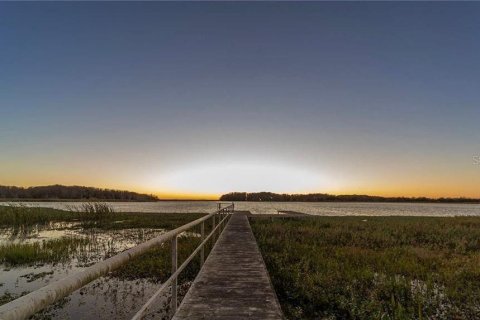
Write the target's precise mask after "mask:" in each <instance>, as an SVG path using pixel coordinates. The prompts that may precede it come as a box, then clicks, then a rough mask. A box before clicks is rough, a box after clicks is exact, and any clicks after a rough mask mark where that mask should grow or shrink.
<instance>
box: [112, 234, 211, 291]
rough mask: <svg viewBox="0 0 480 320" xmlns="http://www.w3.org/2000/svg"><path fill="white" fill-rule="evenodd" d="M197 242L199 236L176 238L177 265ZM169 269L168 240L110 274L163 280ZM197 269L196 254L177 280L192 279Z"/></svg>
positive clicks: (206, 252) (170, 268)
mask: <svg viewBox="0 0 480 320" xmlns="http://www.w3.org/2000/svg"><path fill="white" fill-rule="evenodd" d="M209 242H210V244H209V245H208V244H207V246H206V248H205V259H206V257H207V255H208V253H209V252H210V250H211V241H209ZM199 244H200V238H198V237H180V238H178V244H177V245H178V267H180V265H181V264H182V263H183V261H185V260H186V259H187V258H188V256H189V255H190V254H192V252H193V251H194V250H195V249H196V248H197V246H198V245H199ZM171 270H172V264H171V248H170V242H168V243H165V244H164V245H163V246H159V247H157V248H154V249H151V250H149V251H147V252H146V253H145V254H143V255H141V256H139V257H136V258H134V259H133V260H132V261H130V262H129V263H127V264H126V265H124V266H123V267H121V268H120V269H118V270H116V271H114V272H113V274H112V275H113V276H115V277H118V278H121V279H128V280H134V279H139V278H148V279H150V280H153V281H158V282H164V281H165V280H167V279H168V278H169V277H170V275H171V274H172V272H171ZM199 270H200V258H199V254H198V255H197V256H196V257H195V258H194V259H193V260H192V261H190V263H189V264H188V265H187V267H186V268H185V269H184V271H183V272H182V273H181V274H180V276H179V279H178V282H179V283H183V282H185V281H192V280H193V279H194V278H195V276H196V274H197V273H198V271H199Z"/></svg>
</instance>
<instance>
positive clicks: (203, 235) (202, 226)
mask: <svg viewBox="0 0 480 320" xmlns="http://www.w3.org/2000/svg"><path fill="white" fill-rule="evenodd" d="M200 232H201V234H202V242H203V240H205V222H203V221H202V224H201V226H200ZM204 263H205V246H202V249H201V251H200V268H201V267H203V264H204Z"/></svg>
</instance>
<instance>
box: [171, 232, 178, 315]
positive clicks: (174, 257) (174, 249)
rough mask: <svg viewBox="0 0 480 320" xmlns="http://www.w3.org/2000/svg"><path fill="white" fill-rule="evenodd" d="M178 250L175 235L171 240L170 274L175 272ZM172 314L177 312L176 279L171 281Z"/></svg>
mask: <svg viewBox="0 0 480 320" xmlns="http://www.w3.org/2000/svg"><path fill="white" fill-rule="evenodd" d="M177 249H178V236H177V235H175V236H174V237H173V239H172V274H174V273H175V272H177V263H178V257H177V251H178V250H177ZM172 312H173V314H175V312H177V278H175V279H173V281H172Z"/></svg>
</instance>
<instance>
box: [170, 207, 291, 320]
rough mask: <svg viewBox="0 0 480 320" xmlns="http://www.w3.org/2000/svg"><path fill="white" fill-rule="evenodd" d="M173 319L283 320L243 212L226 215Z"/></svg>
mask: <svg viewBox="0 0 480 320" xmlns="http://www.w3.org/2000/svg"><path fill="white" fill-rule="evenodd" d="M173 319H174V320H184V319H190V320H196V319H225V320H227V319H228V320H233V319H252V320H255V319H265V320H270V319H271V320H274V319H275V320H276V319H284V317H283V314H282V311H281V308H280V305H279V304H278V300H277V297H276V295H275V292H274V290H273V288H272V285H271V283H270V279H269V276H268V272H267V269H266V268H265V264H264V262H263V259H262V256H261V254H260V251H259V249H258V246H257V242H256V240H255V237H254V236H253V233H252V230H251V228H250V223H249V222H248V218H247V216H246V214H245V213H242V212H236V213H235V214H233V216H232V217H231V218H230V221H229V222H228V225H227V226H226V228H225V230H224V231H223V233H222V235H221V236H220V238H219V239H218V241H217V243H216V245H215V247H214V248H213V250H212V252H211V253H210V255H209V256H208V258H207V260H206V261H205V264H204V266H203V268H202V270H201V271H200V273H199V274H198V276H197V278H196V279H195V281H194V282H193V284H192V287H191V288H190V290H189V291H188V293H187V295H186V296H185V298H184V299H183V301H182V303H181V305H180V307H179V309H178V310H177V312H176V314H175V316H174V317H173Z"/></svg>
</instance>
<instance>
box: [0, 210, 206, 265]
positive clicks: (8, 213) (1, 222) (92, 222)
mask: <svg viewBox="0 0 480 320" xmlns="http://www.w3.org/2000/svg"><path fill="white" fill-rule="evenodd" d="M78 210H79V211H63V210H57V209H49V208H30V207H25V206H14V205H12V206H0V227H3V228H12V229H14V234H18V233H22V234H29V232H31V231H32V230H33V231H35V230H37V228H45V229H49V227H50V226H51V224H52V223H54V222H72V221H78V222H80V223H81V224H80V225H77V226H74V228H77V229H83V230H92V232H94V233H95V234H97V233H102V232H103V231H108V230H122V229H165V230H171V229H175V228H178V227H180V226H182V225H184V224H186V223H188V222H191V221H193V220H196V219H198V218H200V217H202V216H204V214H202V213H124V212H114V211H113V210H112V209H111V208H110V207H109V206H108V205H106V204H103V203H87V204H84V205H83V206H82V208H80V209H78ZM209 228H210V226H209V225H208V224H206V232H208V231H209V230H210V229H209ZM197 229H198V227H197ZM197 232H199V231H198V230H197ZM89 242H90V240H89V239H88V238H84V237H62V238H59V239H50V240H45V241H42V242H38V243H9V244H3V245H0V263H3V264H5V265H7V266H16V265H32V264H38V263H58V262H65V261H68V260H69V259H72V257H74V256H78V254H79V253H81V252H84V251H86V250H89V249H88V248H85V247H86V246H87V245H88V244H89Z"/></svg>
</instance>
